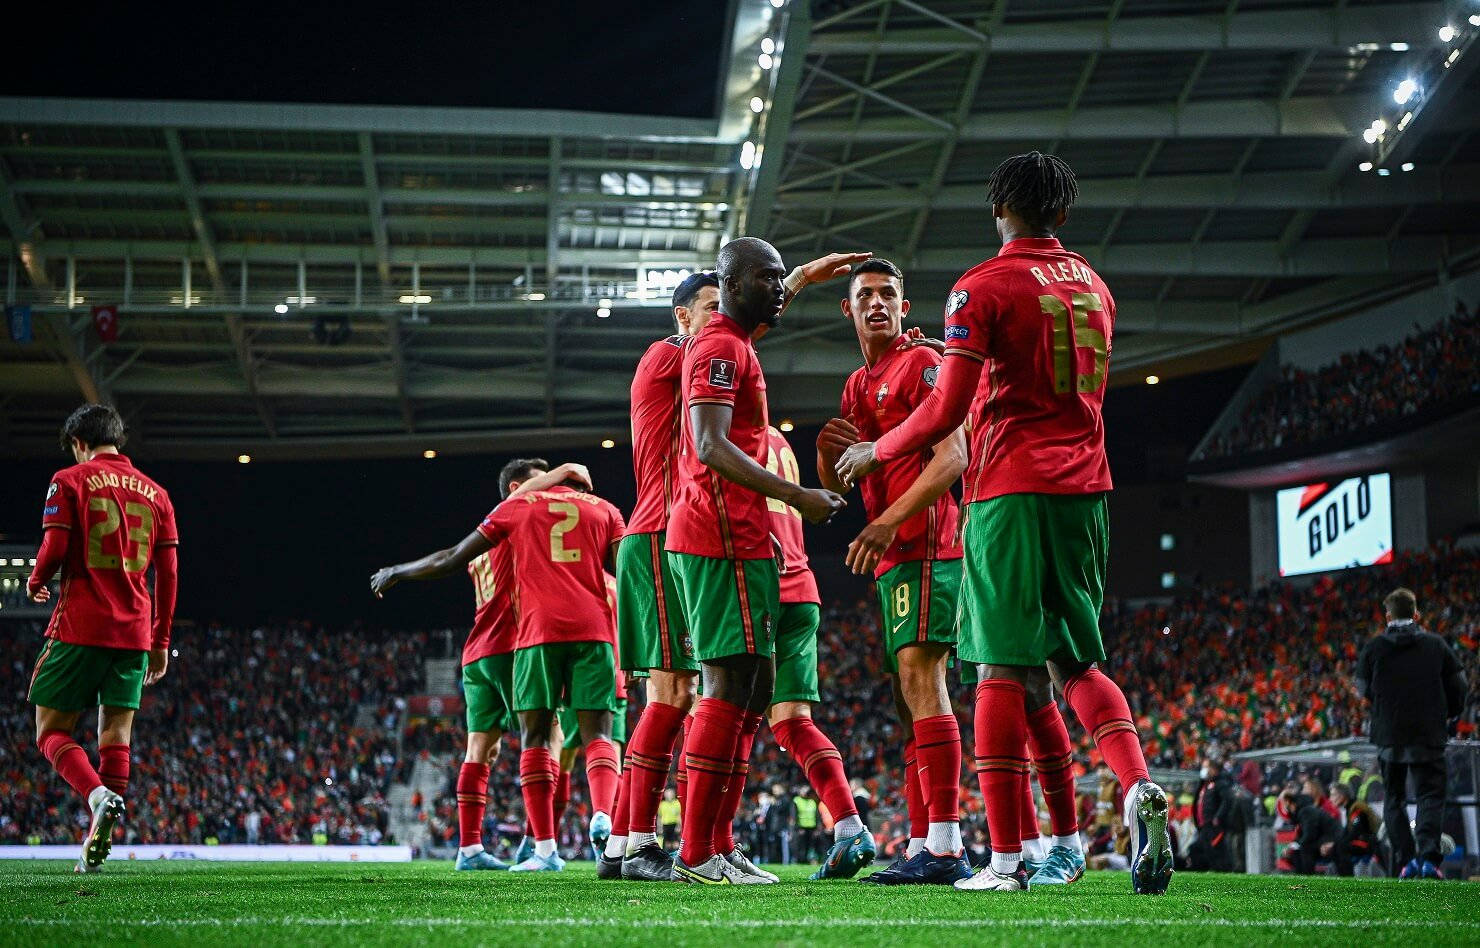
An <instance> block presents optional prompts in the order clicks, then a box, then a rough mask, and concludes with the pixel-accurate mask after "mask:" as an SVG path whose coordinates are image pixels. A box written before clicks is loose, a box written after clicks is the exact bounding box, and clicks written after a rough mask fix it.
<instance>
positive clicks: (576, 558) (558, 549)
mask: <svg viewBox="0 0 1480 948" xmlns="http://www.w3.org/2000/svg"><path fill="white" fill-rule="evenodd" d="M548 509H549V511H550V513H552V514H564V515H565V519H564V520H562V521H560V522H559V523H557V524H554V525H552V526H551V527H550V560H551V562H554V563H579V562H580V561H581V551H580V550H567V549H566V548H565V535H566V534H567V533H569V532H570V531H572V530H574V529H575V526H576V524H577V523H579V522H580V519H581V508H579V507H577V506H576V505H575V504H568V503H566V502H565V501H563V500H556V501H551V503H550V505H549V508H548Z"/></svg>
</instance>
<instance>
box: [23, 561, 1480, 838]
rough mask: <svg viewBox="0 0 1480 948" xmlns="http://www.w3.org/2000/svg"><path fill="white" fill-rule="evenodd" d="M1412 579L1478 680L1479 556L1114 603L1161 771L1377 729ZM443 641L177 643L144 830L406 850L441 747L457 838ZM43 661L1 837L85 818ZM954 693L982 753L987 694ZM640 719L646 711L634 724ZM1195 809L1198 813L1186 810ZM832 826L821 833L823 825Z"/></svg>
mask: <svg viewBox="0 0 1480 948" xmlns="http://www.w3.org/2000/svg"><path fill="white" fill-rule="evenodd" d="M1398 583H1402V584H1406V585H1408V586H1409V587H1411V588H1413V589H1414V590H1415V592H1417V594H1418V597H1419V601H1420V603H1423V604H1431V605H1426V606H1425V611H1424V616H1423V619H1424V624H1425V625H1426V626H1427V627H1428V628H1430V629H1431V630H1432V631H1434V632H1436V633H1438V634H1440V635H1442V636H1444V637H1445V638H1446V639H1447V640H1448V641H1449V642H1450V643H1451V645H1453V646H1455V647H1456V652H1457V653H1458V654H1459V655H1460V656H1461V659H1462V662H1463V663H1464V664H1465V666H1466V672H1467V675H1468V678H1469V680H1470V681H1471V682H1472V683H1474V682H1480V674H1477V672H1480V668H1477V665H1480V662H1477V648H1480V552H1477V551H1475V550H1471V549H1463V548H1455V547H1451V546H1437V547H1435V548H1433V549H1431V550H1429V551H1427V552H1424V553H1419V554H1400V555H1399V556H1398V557H1397V558H1396V561H1395V562H1394V563H1392V564H1389V565H1386V566H1381V567H1373V568H1369V569H1364V570H1358V571H1352V572H1349V573H1344V574H1338V575H1337V576H1336V577H1323V578H1321V579H1319V580H1317V581H1315V582H1314V583H1311V584H1308V585H1301V584H1296V583H1292V582H1281V583H1275V584H1273V585H1271V586H1269V587H1267V588H1264V589H1260V590H1256V591H1253V592H1244V591H1240V590H1237V589H1235V588H1233V587H1231V586H1229V587H1213V588H1206V589H1198V590H1193V591H1190V592H1187V593H1185V594H1183V595H1180V596H1178V597H1177V598H1175V599H1173V600H1172V601H1170V602H1169V603H1166V604H1164V605H1155V606H1143V607H1139V608H1131V607H1130V606H1128V605H1126V604H1124V603H1120V602H1116V601H1113V600H1112V601H1110V602H1108V603H1107V605H1106V609H1105V618H1104V622H1105V630H1106V638H1107V646H1108V648H1109V649H1110V652H1111V656H1112V657H1111V661H1110V663H1109V664H1110V666H1111V667H1110V673H1111V674H1112V675H1114V676H1115V677H1116V678H1117V679H1118V680H1119V681H1121V682H1123V683H1124V687H1125V692H1126V696H1127V699H1128V700H1129V701H1130V704H1131V708H1132V710H1133V712H1135V713H1136V715H1137V716H1138V723H1139V725H1140V728H1141V731H1142V734H1143V736H1144V738H1145V740H1146V741H1147V757H1148V761H1149V762H1150V763H1151V764H1152V765H1153V766H1162V767H1169V768H1188V767H1196V766H1197V765H1198V763H1199V762H1200V761H1201V760H1202V759H1203V758H1204V757H1206V756H1209V755H1212V756H1215V757H1224V756H1226V755H1227V754H1228V753H1231V752H1234V751H1237V750H1239V749H1246V748H1250V747H1267V746H1280V745H1284V744H1293V743H1298V742H1301V741H1305V740H1315V739H1327V738H1337V737H1350V736H1357V735H1360V734H1361V733H1362V729H1363V727H1364V725H1365V714H1364V710H1363V707H1362V704H1361V702H1360V700H1359V699H1358V697H1357V694H1356V691H1355V688H1354V686H1353V684H1352V670H1353V665H1354V663H1355V660H1356V656H1357V653H1358V651H1359V649H1360V647H1361V644H1362V642H1364V641H1365V640H1366V638H1367V637H1368V636H1370V635H1371V634H1373V633H1374V632H1375V631H1377V630H1378V629H1380V628H1381V627H1382V618H1381V615H1380V609H1381V599H1382V595H1383V594H1384V593H1385V592H1386V591H1387V590H1388V589H1390V588H1391V587H1392V586H1393V585H1396V584H1398ZM877 623H878V619H877V607H876V605H875V604H874V603H872V602H870V601H867V600H860V601H858V602H854V603H833V604H832V605H831V606H829V607H828V608H827V610H826V611H825V613H824V617H823V623H822V631H821V633H820V635H821V641H820V642H819V654H820V656H821V664H822V678H823V682H824V697H825V700H824V701H823V702H822V703H821V704H819V705H818V706H817V708H816V710H815V714H816V720H817V722H818V725H819V727H821V728H822V729H823V731H824V732H825V733H827V734H828V735H829V736H830V737H831V738H832V739H833V741H834V742H835V743H836V744H837V746H838V749H839V750H840V751H841V752H842V754H843V757H844V761H845V764H846V767H847V771H848V775H849V777H850V778H852V780H853V782H854V786H855V789H856V793H857V795H858V797H859V798H860V800H861V801H862V802H863V803H864V805H865V806H864V808H866V809H869V810H872V812H873V815H874V818H873V819H872V821H871V822H872V824H873V825H874V827H875V829H876V830H878V831H880V833H881V836H882V838H883V843H884V852H885V853H886V854H892V849H891V848H890V847H891V846H894V845H897V844H898V843H900V842H902V840H903V838H904V837H905V836H906V835H907V834H906V830H907V827H906V825H905V819H904V814H903V807H902V806H901V805H900V801H901V800H902V794H901V792H900V788H899V786H898V780H899V775H900V774H902V772H903V760H902V756H901V755H902V750H903V746H904V743H905V735H904V732H903V730H902V729H901V727H900V725H899V724H898V722H897V721H896V719H895V716H894V710H893V703H892V700H891V698H890V691H889V687H888V685H887V683H886V682H885V679H884V677H883V674H882V668H881V658H882V656H881V655H880V654H879V651H878V649H877V647H875V646H874V643H876V642H877V641H879V639H878V628H877ZM37 632H38V633H39V628H38V629H37ZM428 641H429V636H428V634H427V633H378V632H369V631H364V630H356V631H355V633H354V634H352V635H343V634H330V633H329V632H328V631H327V630H324V629H320V628H316V627H313V626H310V625H307V624H301V625H284V626H275V627H270V628H259V629H253V630H246V631H234V630H229V629H225V628H220V627H215V626H212V627H207V628H197V629H184V630H181V632H180V634H179V635H177V637H176V646H177V647H178V648H180V649H181V650H182V657H180V658H179V659H177V660H176V661H175V662H174V663H172V665H171V669H170V674H169V676H168V677H167V678H166V679H165V681H164V682H163V683H162V684H161V685H160V686H159V688H158V689H155V690H153V691H152V692H150V693H147V694H146V699H145V701H146V704H145V708H144V711H143V717H142V721H143V722H144V724H143V726H141V728H140V730H139V741H138V745H139V752H138V755H137V756H136V758H135V762H134V771H133V778H132V783H131V790H130V794H129V796H130V798H131V800H132V807H131V810H130V813H129V817H128V819H127V822H126V826H127V832H128V834H129V838H130V839H131V840H133V841H136V842H156V841H158V842H185V843H189V842H194V843H200V842H206V841H208V840H212V839H214V840H216V841H218V842H222V843H226V842H246V843H253V842H263V843H266V842H302V843H309V842H316V841H317V842H324V843H330V844H333V843H369V844H374V843H379V842H382V841H385V842H389V841H390V840H388V839H387V838H386V830H387V826H388V806H387V802H386V799H387V794H388V791H389V789H390V785H391V783H392V782H393V781H397V780H400V781H404V780H406V779H407V777H408V776H409V774H410V771H411V765H412V763H413V762H414V760H415V758H416V757H418V756H422V755H425V756H427V757H428V758H429V759H433V760H435V761H436V762H437V763H438V764H439V765H441V764H442V763H444V762H445V764H446V771H447V774H448V782H447V784H446V787H445V789H444V790H443V792H441V793H440V794H437V795H435V796H434V797H433V798H432V799H426V800H420V799H416V800H413V801H412V802H413V808H414V811H415V812H416V814H417V818H419V819H421V820H423V821H424V822H425V823H426V824H427V828H428V829H429V830H430V832H431V834H432V839H433V841H434V844H437V845H447V846H451V845H455V841H456V834H457V814H456V801H455V779H454V778H455V774H456V766H455V763H454V761H455V760H456V759H457V758H458V757H459V756H460V753H461V748H462V746H463V742H464V739H465V736H464V733H463V725H462V721H461V720H460V719H458V718H451V717H445V718H438V717H417V718H414V719H411V718H407V717H406V714H405V712H404V710H403V705H402V704H401V703H399V702H397V700H396V699H398V698H401V697H405V696H410V695H414V694H417V693H419V692H420V691H421V690H423V681H422V675H423V671H422V668H423V662H422V659H423V657H424V655H425V653H426V650H427V645H428ZM34 652H35V639H34V638H31V637H25V636H12V637H9V638H7V639H6V640H5V641H4V643H0V656H3V676H4V679H3V681H4V688H5V691H6V693H7V694H9V695H10V696H11V700H10V701H9V702H8V704H7V706H6V711H5V712H4V714H3V715H0V776H3V779H4V781H5V783H6V785H7V786H8V787H10V788H11V792H10V793H9V794H8V795H6V797H5V798H4V799H0V843H18V842H19V843H24V842H27V841H35V842H58V843H61V842H71V841H73V840H74V839H75V838H76V835H77V833H78V832H79V827H80V826H85V823H86V819H87V815H86V813H85V811H84V809H83V807H82V806H81V805H80V804H78V803H76V802H75V801H73V800H72V799H71V798H70V797H69V795H68V794H67V792H66V787H65V785H63V784H61V782H60V781H58V780H56V779H55V778H54V775H53V774H51V773H50V771H49V769H48V768H47V767H46V764H45V761H43V760H42V759H41V757H40V755H39V754H38V753H37V751H36V748H35V745H34V741H33V734H32V722H31V720H30V709H29V707H28V706H27V705H26V704H25V702H24V696H25V689H26V685H27V682H28V679H29V675H30V670H31V669H30V663H31V661H32V657H33V655H34ZM956 680H957V679H956V677H955V675H954V673H953V675H952V681H953V682H954V681H956ZM1472 687H1473V686H1472ZM953 689H954V692H955V694H954V698H955V702H956V706H957V715H958V717H959V718H960V720H961V725H962V730H963V733H964V734H965V735H967V743H966V746H967V748H970V747H971V743H970V736H969V735H970V729H971V723H972V716H971V714H970V707H971V688H970V686H962V685H959V684H957V685H953ZM637 711H638V702H634V707H633V708H632V709H631V711H630V712H629V713H630V715H631V720H633V721H635V720H636V715H637ZM1477 714H1480V694H1477V693H1474V692H1472V694H1471V696H1470V698H1469V700H1468V703H1467V707H1466V711H1465V714H1464V716H1463V718H1462V720H1461V723H1460V729H1461V733H1462V734H1469V735H1473V734H1474V733H1475V731H1476V719H1477ZM361 725H363V726H361ZM1080 730H1081V729H1080V728H1078V727H1077V725H1076V724H1075V723H1074V722H1073V720H1072V715H1071V716H1070V733H1071V734H1072V735H1076V736H1077V738H1078V741H1079V745H1078V766H1079V771H1080V773H1081V774H1084V773H1089V772H1091V771H1093V770H1094V769H1095V768H1096V767H1097V765H1098V764H1099V763H1100V761H1099V757H1098V755H1097V754H1096V753H1095V751H1094V749H1093V747H1092V746H1091V744H1090V742H1089V740H1088V738H1087V737H1086V736H1084V735H1083V734H1082V733H1080ZM398 732H399V733H398ZM581 773H582V768H581V767H580V766H577V768H576V778H575V780H574V781H573V784H574V785H573V787H572V791H571V805H570V807H569V808H568V810H567V811H566V814H565V817H564V820H563V821H562V824H561V827H560V832H559V840H560V847H561V849H562V851H564V852H566V853H568V854H571V855H575V854H578V853H580V852H582V851H583V849H584V846H585V843H586V840H585V827H586V824H587V820H588V819H589V815H590V814H589V807H588V804H587V801H586V798H585V787H584V777H583V776H581ZM751 773H752V775H753V782H752V785H751V786H750V787H749V788H748V790H747V797H746V802H745V805H744V806H743V807H742V809H741V814H740V825H739V827H738V831H739V836H740V838H741V840H742V841H744V842H746V843H747V844H748V845H750V846H751V847H752V848H753V849H758V850H762V851H764V850H765V847H771V850H772V857H773V858H777V857H779V855H780V853H779V851H777V850H776V846H777V842H778V838H777V833H778V831H780V830H781V829H782V828H785V831H786V832H788V833H792V834H796V835H794V836H793V837H792V838H793V839H795V840H801V841H802V842H801V843H800V844H797V843H794V844H793V845H792V847H791V855H792V856H793V858H797V857H799V856H801V855H802V854H803V852H804V851H805V849H806V847H805V844H804V843H805V839H806V838H807V833H806V831H808V830H809V829H810V828H809V827H806V826H803V825H802V822H805V821H807V820H808V814H809V813H810V812H811V804H810V803H808V802H806V800H803V801H802V802H801V805H800V806H798V800H797V798H798V797H799V796H800V797H806V796H807V794H806V791H805V789H804V788H805V785H806V781H805V778H804V777H803V775H802V773H801V771H800V770H799V769H798V768H797V767H796V766H795V765H794V764H793V763H792V761H791V759H790V757H789V756H788V755H787V754H786V753H785V751H783V750H782V749H781V748H780V747H779V746H777V744H776V741H775V738H774V737H773V736H772V735H771V734H770V733H769V731H768V730H766V729H762V732H761V734H760V736H759V737H758V739H757V741H756V749H755V754H754V757H753V758H752V765H751ZM1238 776H1239V777H1240V782H1241V783H1246V784H1247V785H1248V787H1249V789H1250V792H1251V794H1252V795H1253V796H1255V797H1262V796H1265V795H1267V794H1269V793H1271V792H1275V793H1277V792H1278V789H1277V788H1278V787H1279V786H1280V785H1281V784H1282V783H1283V782H1284V781H1286V780H1288V779H1289V778H1290V775H1288V774H1282V773H1278V772H1275V771H1273V770H1271V771H1269V772H1267V773H1258V774H1254V773H1250V774H1243V773H1240V774H1238ZM962 778H963V779H962V790H961V793H962V796H961V799H962V806H963V810H962V812H963V817H964V820H965V821H966V824H967V826H966V830H967V832H966V838H967V840H968V842H972V841H975V842H976V844H977V845H978V846H980V844H981V842H982V840H983V836H982V833H983V831H984V829H985V827H984V825H983V823H984V820H983V816H984V814H983V812H982V802H981V798H980V795H979V793H978V792H977V790H976V787H975V782H974V778H973V776H972V774H971V772H970V767H969V766H968V767H967V768H966V769H965V770H964V771H963V775H962ZM1185 789H1190V788H1184V790H1185ZM1106 792H1110V791H1106ZM488 793H489V810H488V814H489V816H488V821H487V829H488V830H489V832H488V834H487V835H486V836H485V839H487V840H489V841H494V840H498V839H500V838H502V839H504V840H505V841H506V842H507V843H517V841H518V837H519V835H520V834H521V833H522V830H523V820H522V818H521V816H520V809H521V803H520V802H519V801H520V793H519V788H518V765H517V756H516V755H515V754H513V753H509V752H507V751H506V752H505V753H503V754H501V755H500V756H499V758H498V760H497V761H496V762H495V764H494V767H493V771H492V776H491V779H490V781H489V791H488ZM1107 799H1113V797H1107ZM1095 803H1096V801H1095V799H1094V798H1093V797H1092V796H1091V795H1089V794H1086V795H1084V799H1083V800H1082V801H1081V806H1082V812H1083V813H1084V825H1085V826H1086V827H1087V828H1094V830H1095V832H1096V833H1098V834H1099V835H1100V836H1102V837H1104V838H1103V839H1101V843H1102V844H1103V845H1102V849H1106V850H1109V851H1113V848H1114V845H1115V839H1114V829H1113V827H1111V826H1109V825H1108V824H1107V825H1102V826H1101V825H1097V822H1096V821H1097V817H1096V813H1097V812H1098V811H1097V808H1096V806H1095ZM1182 805H1183V807H1184V808H1185V807H1186V806H1188V802H1187V800H1186V799H1185V798H1184V800H1183V803H1182ZM1185 815H1186V814H1185V813H1184V816H1185ZM819 820H820V822H821V824H822V825H823V826H824V828H825V827H826V825H827V818H826V814H825V812H824V813H822V814H820V815H819ZM1093 851H1094V846H1093V845H1092V846H1091V852H1092V853H1093Z"/></svg>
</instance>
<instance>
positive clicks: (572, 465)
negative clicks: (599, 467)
mask: <svg viewBox="0 0 1480 948" xmlns="http://www.w3.org/2000/svg"><path fill="white" fill-rule="evenodd" d="M555 470H556V471H557V472H558V473H561V474H564V475H565V480H573V481H579V482H580V483H581V484H583V485H584V486H585V488H586V489H587V490H592V489H593V488H595V486H596V483H595V482H594V481H592V480H591V471H590V469H589V468H587V467H586V465H584V464H577V463H576V462H574V461H566V462H565V463H564V464H562V465H560V466H559V467H557V468H556V469H555Z"/></svg>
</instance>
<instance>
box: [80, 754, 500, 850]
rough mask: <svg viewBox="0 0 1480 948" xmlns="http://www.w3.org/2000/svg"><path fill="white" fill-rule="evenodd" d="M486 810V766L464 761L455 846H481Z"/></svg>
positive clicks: (461, 770) (459, 782)
mask: <svg viewBox="0 0 1480 948" xmlns="http://www.w3.org/2000/svg"><path fill="white" fill-rule="evenodd" d="M104 749H106V748H104ZM521 764H522V760H521ZM487 809H488V765H487V764H475V763H473V762H471V761H466V760H465V761H463V765H462V767H460V768H459V769H458V771H457V837H458V843H457V844H458V845H459V846H478V845H481V844H482V842H483V812H484V811H485V810H487Z"/></svg>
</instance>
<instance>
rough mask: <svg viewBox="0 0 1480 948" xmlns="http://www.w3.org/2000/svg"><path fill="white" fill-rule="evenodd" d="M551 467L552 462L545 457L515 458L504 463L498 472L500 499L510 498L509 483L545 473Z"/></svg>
mask: <svg viewBox="0 0 1480 948" xmlns="http://www.w3.org/2000/svg"><path fill="white" fill-rule="evenodd" d="M549 469H550V462H549V461H546V460H545V459H544V458H515V459H514V460H512V461H510V462H509V463H508V464H505V465H504V468H503V470H501V471H499V472H498V497H499V500H508V499H509V484H510V483H511V482H513V481H521V482H522V481H527V480H529V479H530V478H531V477H533V476H534V475H536V474H543V473H545V472H546V471H548V470H549Z"/></svg>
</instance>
